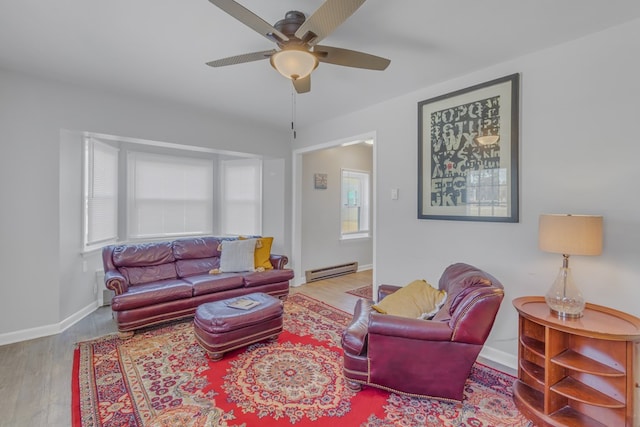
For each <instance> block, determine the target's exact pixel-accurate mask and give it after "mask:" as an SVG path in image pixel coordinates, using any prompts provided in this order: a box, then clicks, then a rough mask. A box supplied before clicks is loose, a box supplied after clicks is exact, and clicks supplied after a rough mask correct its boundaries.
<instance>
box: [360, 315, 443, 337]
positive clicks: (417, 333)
mask: <svg viewBox="0 0 640 427" xmlns="http://www.w3.org/2000/svg"><path fill="white" fill-rule="evenodd" d="M369 334H371V335H374V334H376V335H386V336H392V337H401V338H408V339H416V340H428V341H451V336H452V334H453V330H452V329H451V328H450V327H449V324H448V323H447V322H434V321H432V320H421V319H409V318H406V317H400V316H393V315H391V314H381V313H377V312H372V313H371V315H370V318H369Z"/></svg>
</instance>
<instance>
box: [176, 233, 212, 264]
mask: <svg viewBox="0 0 640 427" xmlns="http://www.w3.org/2000/svg"><path fill="white" fill-rule="evenodd" d="M219 244H220V241H219V240H218V239H216V238H215V237H195V238H189V239H179V240H176V241H174V242H173V256H174V257H175V258H176V259H195V258H211V257H218V256H220V252H219V251H218V245H219Z"/></svg>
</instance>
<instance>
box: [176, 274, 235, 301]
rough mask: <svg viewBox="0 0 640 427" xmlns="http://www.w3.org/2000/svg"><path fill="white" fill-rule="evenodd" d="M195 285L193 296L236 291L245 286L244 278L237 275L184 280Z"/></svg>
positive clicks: (207, 276) (203, 275)
mask: <svg viewBox="0 0 640 427" xmlns="http://www.w3.org/2000/svg"><path fill="white" fill-rule="evenodd" d="M184 280H185V281H186V282H188V283H191V285H193V296H194V297H195V296H198V295H204V294H211V293H214V292H220V291H226V290H228V289H236V288H241V287H243V286H244V282H243V280H242V276H241V275H239V274H236V273H220V274H215V275H211V274H200V275H198V276H190V277H186V278H185V279H184Z"/></svg>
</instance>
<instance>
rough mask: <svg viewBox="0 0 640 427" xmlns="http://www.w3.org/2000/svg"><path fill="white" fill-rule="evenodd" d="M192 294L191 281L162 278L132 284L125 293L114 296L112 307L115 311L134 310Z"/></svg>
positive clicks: (188, 296)
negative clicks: (155, 280)
mask: <svg viewBox="0 0 640 427" xmlns="http://www.w3.org/2000/svg"><path fill="white" fill-rule="evenodd" d="M192 295H193V291H192V286H191V284H190V283H187V282H185V281H182V280H161V281H157V282H153V283H145V284H142V285H135V286H130V287H129V290H128V291H127V292H125V293H124V294H122V295H117V296H114V297H113V299H112V300H111V308H112V309H113V310H114V311H122V310H132V309H134V308H140V307H146V306H150V305H155V304H160V303H163V302H167V301H175V300H178V299H184V298H191V296H192Z"/></svg>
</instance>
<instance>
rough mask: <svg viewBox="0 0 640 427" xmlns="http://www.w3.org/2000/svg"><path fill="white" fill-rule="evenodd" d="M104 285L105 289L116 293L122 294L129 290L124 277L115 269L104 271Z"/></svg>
mask: <svg viewBox="0 0 640 427" xmlns="http://www.w3.org/2000/svg"><path fill="white" fill-rule="evenodd" d="M104 285H105V286H106V287H107V289H111V290H112V291H114V292H115V293H116V295H122V294H124V293H125V292H127V291H128V290H129V285H128V284H127V281H126V279H125V278H124V276H123V275H122V274H120V273H119V272H118V271H117V270H110V271H107V272H106V273H104Z"/></svg>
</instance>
